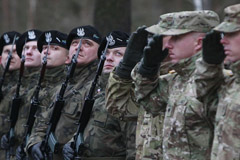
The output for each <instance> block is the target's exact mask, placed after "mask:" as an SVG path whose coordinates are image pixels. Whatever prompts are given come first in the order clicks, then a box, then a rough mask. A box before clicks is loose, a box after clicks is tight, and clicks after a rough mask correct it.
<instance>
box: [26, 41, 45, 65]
mask: <svg viewBox="0 0 240 160" xmlns="http://www.w3.org/2000/svg"><path fill="white" fill-rule="evenodd" d="M22 54H25V63H24V65H25V66H26V67H40V66H41V53H40V52H39V51H38V49H37V41H30V42H27V43H26V44H25V46H24V47H23V51H22Z"/></svg>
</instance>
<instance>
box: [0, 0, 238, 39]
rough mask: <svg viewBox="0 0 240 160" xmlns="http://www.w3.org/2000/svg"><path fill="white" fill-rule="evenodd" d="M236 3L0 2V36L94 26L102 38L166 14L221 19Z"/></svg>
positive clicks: (201, 0) (209, 0) (172, 0)
mask: <svg viewBox="0 0 240 160" xmlns="http://www.w3.org/2000/svg"><path fill="white" fill-rule="evenodd" d="M237 3H240V0H0V11H1V14H0V20H1V22H0V35H1V34H3V33H4V32H6V31H11V30H15V31H18V32H20V33H23V32H24V31H26V30H29V29H33V28H34V29H40V30H43V31H44V30H51V29H55V30H59V31H62V32H65V33H69V32H70V30H71V29H73V28H75V27H78V26H81V25H94V26H95V27H97V28H98V30H99V31H100V32H101V33H102V35H103V36H104V35H106V34H107V33H109V32H110V31H112V30H123V31H125V32H129V33H130V32H132V31H135V30H136V28H137V27H138V26H142V25H146V26H150V25H152V24H155V23H157V22H158V19H159V16H160V15H161V14H164V13H168V12H176V11H184V10H201V9H210V10H213V11H215V12H217V13H218V14H219V16H220V19H221V20H223V16H224V14H223V9H224V8H225V7H227V6H229V5H233V4H237Z"/></svg>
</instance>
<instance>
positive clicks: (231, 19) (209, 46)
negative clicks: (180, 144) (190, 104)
mask: <svg viewBox="0 0 240 160" xmlns="http://www.w3.org/2000/svg"><path fill="white" fill-rule="evenodd" d="M224 13H225V18H224V21H223V22H222V23H221V24H219V25H218V26H217V27H215V28H214V32H211V33H209V34H208V35H207V36H206V38H205V39H204V43H203V47H204V48H203V50H204V52H203V58H202V59H201V60H199V61H198V62H197V74H196V75H197V77H196V80H197V81H196V82H197V83H196V84H197V88H198V93H199V94H201V95H202V94H205V93H206V92H209V91H210V90H213V89H215V88H216V87H218V90H217V96H218V98H217V99H216V101H215V104H214V105H215V109H217V113H216V117H215V132H214V142H213V147H212V153H211V159H212V160H217V159H218V160H219V159H222V160H223V159H229V160H234V159H239V155H240V150H239V148H240V143H239V141H240V139H239V136H238V132H239V120H238V117H239V97H240V95H239V75H240V72H239V66H240V48H239V40H240V21H239V20H240V4H235V5H232V6H229V7H227V8H225V10H224ZM225 57H226V58H225ZM224 58H225V59H224ZM223 61H224V62H227V63H229V66H230V69H231V70H232V72H233V76H231V77H230V76H225V77H223Z"/></svg>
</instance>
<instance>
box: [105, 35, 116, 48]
mask: <svg viewBox="0 0 240 160" xmlns="http://www.w3.org/2000/svg"><path fill="white" fill-rule="evenodd" d="M106 39H107V41H109V46H113V45H114V44H115V40H114V39H113V36H112V35H109V36H108V37H106Z"/></svg>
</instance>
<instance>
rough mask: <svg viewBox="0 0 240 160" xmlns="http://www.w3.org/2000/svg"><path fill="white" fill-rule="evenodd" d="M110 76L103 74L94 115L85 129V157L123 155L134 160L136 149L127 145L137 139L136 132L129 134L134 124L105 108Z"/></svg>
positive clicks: (129, 159)
mask: <svg viewBox="0 0 240 160" xmlns="http://www.w3.org/2000/svg"><path fill="white" fill-rule="evenodd" d="M108 77H109V74H102V75H101V77H100V79H99V80H100V81H99V83H98V86H97V88H96V93H95V96H94V98H95V103H94V106H93V110H92V115H91V118H90V120H89V122H88V125H87V127H86V129H85V131H84V144H85V146H86V148H87V149H86V150H85V151H84V154H83V157H95V158H96V159H97V157H112V158H113V159H114V157H122V158H123V159H126V160H132V159H135V154H134V153H132V152H134V149H131V148H128V146H127V145H128V142H129V143H133V141H131V139H134V140H135V135H134V134H135V132H133V133H130V134H128V133H129V132H131V131H132V127H131V126H132V124H131V123H126V122H124V121H120V120H119V119H118V118H115V117H113V116H111V115H110V114H109V113H108V112H107V110H106V108H105V88H106V84H107V81H108ZM133 147H134V145H133ZM125 157H126V158H125Z"/></svg>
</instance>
